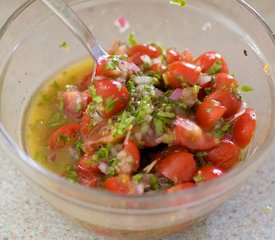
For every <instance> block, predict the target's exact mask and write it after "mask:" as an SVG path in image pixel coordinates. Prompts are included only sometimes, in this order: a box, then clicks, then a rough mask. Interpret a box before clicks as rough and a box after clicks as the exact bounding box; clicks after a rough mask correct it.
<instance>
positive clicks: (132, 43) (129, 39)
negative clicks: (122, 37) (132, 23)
mask: <svg viewBox="0 0 275 240" xmlns="http://www.w3.org/2000/svg"><path fill="white" fill-rule="evenodd" d="M128 41H129V43H130V45H131V46H135V45H137V44H138V42H137V41H136V39H135V36H134V33H133V32H131V33H130V35H129V37H128Z"/></svg>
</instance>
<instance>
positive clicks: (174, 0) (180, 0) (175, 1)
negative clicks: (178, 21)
mask: <svg viewBox="0 0 275 240" xmlns="http://www.w3.org/2000/svg"><path fill="white" fill-rule="evenodd" d="M170 3H171V4H176V5H179V6H181V7H185V6H186V1H185V0H170Z"/></svg>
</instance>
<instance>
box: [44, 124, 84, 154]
mask: <svg viewBox="0 0 275 240" xmlns="http://www.w3.org/2000/svg"><path fill="white" fill-rule="evenodd" d="M80 127H81V125H80V124H79V123H69V124H65V125H63V126H62V127H60V128H58V129H57V130H56V131H55V132H54V133H53V134H52V136H51V137H50V139H49V148H50V149H51V150H56V149H59V148H63V147H66V146H70V145H73V144H74V143H75V142H76V140H77V139H78V136H79V131H80Z"/></svg>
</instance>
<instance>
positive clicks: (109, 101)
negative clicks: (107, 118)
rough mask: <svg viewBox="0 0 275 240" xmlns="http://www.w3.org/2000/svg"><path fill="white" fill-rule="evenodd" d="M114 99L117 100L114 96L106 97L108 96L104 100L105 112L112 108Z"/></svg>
mask: <svg viewBox="0 0 275 240" xmlns="http://www.w3.org/2000/svg"><path fill="white" fill-rule="evenodd" d="M116 101H117V99H116V98H113V97H108V98H107V99H106V100H105V103H104V105H105V111H106V112H107V113H108V112H111V111H113V110H114V108H115V103H116Z"/></svg>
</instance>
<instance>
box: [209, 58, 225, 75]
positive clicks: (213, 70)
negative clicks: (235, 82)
mask: <svg viewBox="0 0 275 240" xmlns="http://www.w3.org/2000/svg"><path fill="white" fill-rule="evenodd" d="M221 69H222V63H221V61H219V60H218V61H216V62H215V63H214V64H213V65H212V66H211V67H210V68H209V69H208V70H207V72H206V73H207V74H209V75H214V74H216V73H218V72H219V71H220V70H221Z"/></svg>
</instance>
